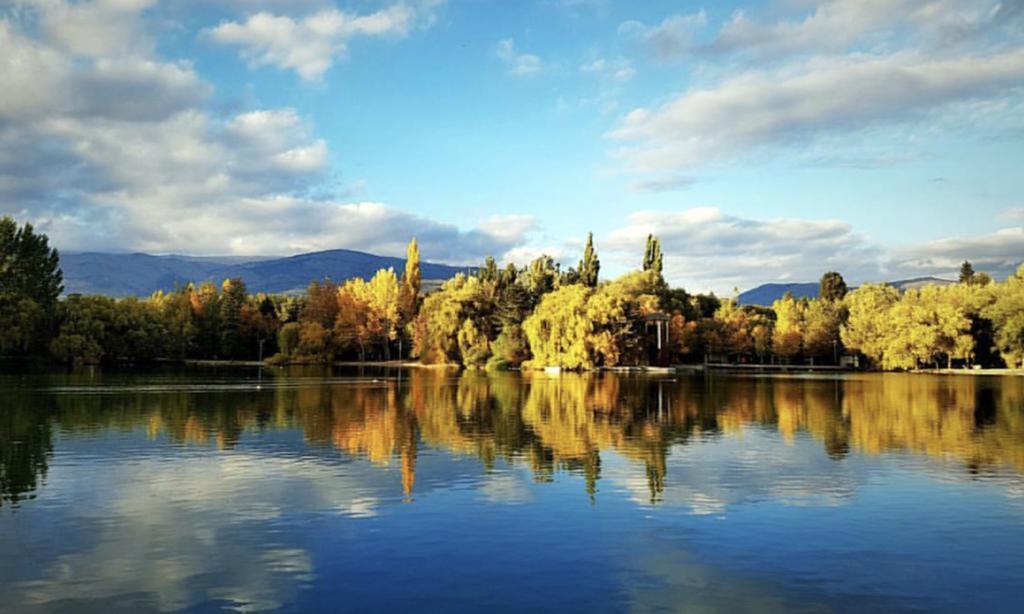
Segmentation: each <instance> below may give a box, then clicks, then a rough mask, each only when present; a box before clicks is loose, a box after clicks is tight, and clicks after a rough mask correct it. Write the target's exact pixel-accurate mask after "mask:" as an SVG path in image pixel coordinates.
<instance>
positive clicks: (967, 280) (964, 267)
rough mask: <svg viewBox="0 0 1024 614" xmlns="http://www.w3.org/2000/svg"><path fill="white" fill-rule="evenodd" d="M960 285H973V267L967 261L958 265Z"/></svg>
mask: <svg viewBox="0 0 1024 614" xmlns="http://www.w3.org/2000/svg"><path fill="white" fill-rule="evenodd" d="M960 283H962V284H966V285H971V284H972V283H974V265H972V264H971V263H970V262H969V261H967V260H964V263H963V264H961V265H960Z"/></svg>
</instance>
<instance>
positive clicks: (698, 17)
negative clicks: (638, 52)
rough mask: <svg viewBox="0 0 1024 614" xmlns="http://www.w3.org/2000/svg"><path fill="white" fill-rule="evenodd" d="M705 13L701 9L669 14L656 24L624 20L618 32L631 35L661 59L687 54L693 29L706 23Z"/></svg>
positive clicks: (697, 28)
mask: <svg viewBox="0 0 1024 614" xmlns="http://www.w3.org/2000/svg"><path fill="white" fill-rule="evenodd" d="M707 22H708V18H707V14H706V13H705V12H704V11H703V10H701V11H699V12H697V13H692V14H688V15H671V16H669V17H666V18H665V19H664V20H663V21H662V22H661V23H659V24H658V25H656V26H647V25H644V24H643V23H641V22H639V21H625V22H623V23H622V24H620V25H619V33H620V34H624V35H627V36H630V37H633V38H635V39H637V40H638V41H640V42H641V43H642V44H643V45H644V46H645V47H647V48H649V49H650V50H651V51H652V52H653V53H654V54H655V56H657V57H658V58H660V59H663V60H669V59H676V58H680V57H685V56H686V55H689V53H690V50H691V48H692V46H693V43H692V40H693V34H694V32H695V31H697V30H699V29H701V28H703V27H704V26H706V25H707Z"/></svg>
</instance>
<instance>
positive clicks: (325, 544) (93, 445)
mask: <svg viewBox="0 0 1024 614" xmlns="http://www.w3.org/2000/svg"><path fill="white" fill-rule="evenodd" d="M255 378H256V374H255V373H254V372H233V371H161V372H154V373H147V374H144V375H138V374H136V375H126V374H117V373H101V372H98V371H87V372H82V373H75V374H61V375H51V376H4V377H2V378H0V392H2V394H3V396H4V398H5V401H4V408H3V409H2V410H0V497H2V503H0V595H4V596H5V597H4V600H3V602H2V603H0V610H5V611H6V610H11V611H15V610H17V611H33V610H41V611H50V610H66V611H98V610H104V611H110V610H119V609H123V610H131V611H138V610H146V609H160V610H189V611H211V610H219V609H241V610H263V609H283V610H292V611H297V610H308V609H329V610H359V611H366V610H394V609H396V608H416V609H419V610H441V609H450V608H452V607H458V606H462V607H465V606H466V605H467V604H473V606H474V609H477V610H482V609H490V610H498V611H503V610H519V609H522V608H530V609H540V610H549V611H554V610H565V609H574V610H580V609H589V610H594V611H609V610H638V611H649V610H653V609H669V610H675V609H680V610H681V609H688V608H692V607H695V606H709V607H714V608H720V609H726V608H727V609H730V610H735V609H758V610H767V609H777V610H780V611H793V610H807V611H830V610H860V609H863V608H864V607H873V608H885V609H905V608H925V609H946V610H950V611H953V610H961V611H962V610H964V609H975V610H980V609H984V610H987V611H993V610H1005V611H1012V610H1013V609H1015V607H1016V605H1017V602H1016V599H1017V590H1018V589H1019V581H1020V578H1022V577H1024V554H1022V553H1024V478H1022V473H1024V378H986V377H928V376H906V375H857V376H850V377H846V378H841V379H834V378H821V377H714V378H703V377H695V378H691V377H683V376H681V377H678V378H646V377H645V378H637V377H618V376H614V375H603V376H591V375H563V376H561V377H559V378H551V377H547V376H539V375H538V376H519V375H497V376H485V375H480V374H472V373H470V374H464V375H457V374H453V373H450V372H448V373H446V372H442V371H426V370H415V371H411V372H408V371H407V372H401V373H398V372H390V373H384V372H378V373H374V374H371V375H370V376H365V377H355V376H354V374H352V373H350V372H343V371H323V370H299V371H292V372H285V371H270V372H265V373H264V374H263V375H262V380H261V381H260V380H257V379H255Z"/></svg>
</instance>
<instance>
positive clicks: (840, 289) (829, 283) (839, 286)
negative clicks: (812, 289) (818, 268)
mask: <svg viewBox="0 0 1024 614" xmlns="http://www.w3.org/2000/svg"><path fill="white" fill-rule="evenodd" d="M846 290H847V287H846V280H844V279H843V276H842V275H840V274H839V273H836V272H835V271H829V272H828V273H825V274H824V275H822V276H821V282H820V283H819V284H818V298H820V299H821V300H823V301H829V302H832V303H834V302H836V301H841V300H843V297H845V296H846Z"/></svg>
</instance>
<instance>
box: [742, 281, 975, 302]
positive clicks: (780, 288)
mask: <svg viewBox="0 0 1024 614" xmlns="http://www.w3.org/2000/svg"><path fill="white" fill-rule="evenodd" d="M885 283H887V284H889V285H890V286H892V287H894V288H896V289H897V290H899V291H900V292H903V291H905V290H910V289H912V288H920V287H922V286H926V285H928V284H935V285H940V286H945V285H949V284H955V283H956V282H955V281H952V280H949V279H942V278H941V277H932V276H925V277H911V278H908V279H899V280H895V281H887V282H885ZM818 285H819V284H818V282H816V281H815V282H791V283H787V282H770V283H764V284H761V285H759V286H755V287H753V288H751V289H749V290H746V291H744V292H741V293H740V295H739V298H738V301H739V303H740V304H741V305H763V306H770V305H771V304H772V303H773V302H775V301H776V300H778V299H780V298H782V297H783V295H784V294H786V292H792V293H793V296H794V298H816V297H817V296H818ZM853 289H854V287H851V288H850V290H853Z"/></svg>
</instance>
